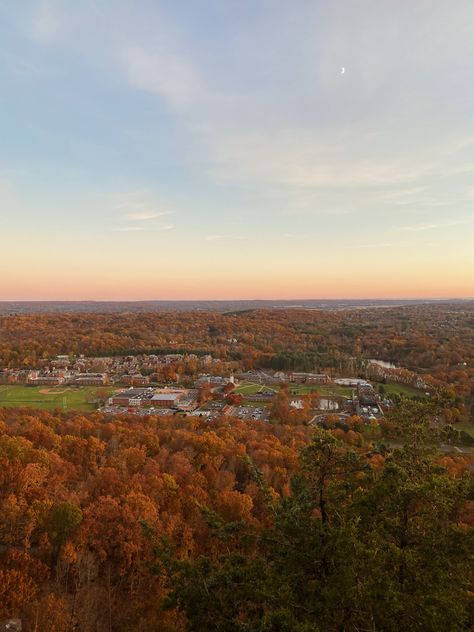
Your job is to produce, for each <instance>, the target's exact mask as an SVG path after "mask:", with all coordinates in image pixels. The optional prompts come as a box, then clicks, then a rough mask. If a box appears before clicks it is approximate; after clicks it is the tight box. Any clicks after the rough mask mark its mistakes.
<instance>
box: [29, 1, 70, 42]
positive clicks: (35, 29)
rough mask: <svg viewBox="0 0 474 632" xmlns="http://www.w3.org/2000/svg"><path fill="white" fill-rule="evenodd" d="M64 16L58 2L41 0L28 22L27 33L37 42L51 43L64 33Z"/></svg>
mask: <svg viewBox="0 0 474 632" xmlns="http://www.w3.org/2000/svg"><path fill="white" fill-rule="evenodd" d="M63 27H64V16H63V14H62V13H61V11H60V7H59V4H58V2H57V1H56V0H39V1H38V2H37V4H36V6H35V7H34V9H33V11H32V12H31V14H30V17H29V20H28V22H27V29H26V30H27V33H28V34H29V35H30V36H31V37H32V38H33V39H36V40H39V41H41V42H43V43H50V42H53V41H55V40H57V39H58V38H59V37H60V36H61V34H62V31H63Z"/></svg>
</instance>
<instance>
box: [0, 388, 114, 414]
mask: <svg viewBox="0 0 474 632" xmlns="http://www.w3.org/2000/svg"><path fill="white" fill-rule="evenodd" d="M103 389H104V387H98V386H83V387H67V386H53V387H47V386H17V385H13V386H10V385H0V406H8V407H10V408H15V407H20V406H26V407H29V408H46V409H48V410H53V409H55V408H61V409H65V410H84V411H87V410H95V408H96V405H95V403H93V401H92V400H94V399H95V398H96V394H97V390H99V391H103ZM107 390H108V392H112V390H113V389H110V388H108V389H107ZM41 391H47V392H41Z"/></svg>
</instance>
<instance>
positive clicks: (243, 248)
mask: <svg viewBox="0 0 474 632" xmlns="http://www.w3.org/2000/svg"><path fill="white" fill-rule="evenodd" d="M0 79H1V80H0V237H1V242H0V243H1V245H0V270H1V273H0V300H56V299H57V300H82V299H97V300H108V299H110V300H127V299H130V300H134V299H137V300H143V299H237V298H241V299H245V298H248V299H252V298H262V299H264V298H281V299H283V298H287V299H293V298H294V299H300V298H375V297H380V298H388V297H393V298H418V297H431V298H443V297H448V298H449V297H472V296H474V3H473V2H472V0H452V2H446V0H410V2H400V1H399V0H331V1H330V2H329V1H327V0H324V1H323V0H312V1H310V0H292V1H291V2H288V0H187V1H184V2H176V0H167V1H159V0H114V2H110V0H81V1H80V2H73V1H72V0H22V1H21V2H0Z"/></svg>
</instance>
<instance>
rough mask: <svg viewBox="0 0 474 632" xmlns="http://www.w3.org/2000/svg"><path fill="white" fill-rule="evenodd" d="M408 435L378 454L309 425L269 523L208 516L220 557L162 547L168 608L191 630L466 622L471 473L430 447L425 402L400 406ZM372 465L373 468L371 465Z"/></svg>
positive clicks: (469, 611)
mask: <svg viewBox="0 0 474 632" xmlns="http://www.w3.org/2000/svg"><path fill="white" fill-rule="evenodd" d="M405 415H406V416H405V420H404V423H405V429H406V436H405V438H406V444H405V445H404V446H403V447H402V448H398V449H394V450H392V451H391V452H390V453H389V454H388V455H387V457H386V458H385V460H384V462H383V464H381V463H380V460H379V459H377V460H373V461H371V460H369V459H367V458H364V457H362V456H360V455H359V454H357V453H356V452H355V451H354V450H353V449H351V448H347V447H346V446H345V445H343V444H342V443H340V442H339V441H337V440H336V439H334V437H333V436H332V435H330V434H329V433H328V432H326V431H318V432H317V434H316V435H315V437H314V439H313V441H312V442H311V444H310V445H309V446H308V447H306V448H304V449H303V450H302V452H301V458H300V462H301V470H300V473H299V474H298V475H297V476H295V477H293V480H292V489H291V495H290V496H289V497H288V498H287V499H284V500H282V501H280V502H278V503H276V504H275V503H274V502H273V499H272V495H271V494H270V493H269V490H268V489H266V487H265V484H264V482H263V480H262V477H261V476H258V473H257V476H256V478H257V482H258V483H259V485H260V488H261V493H262V495H263V496H264V497H265V498H266V502H267V511H268V514H269V516H271V517H272V524H271V526H270V527H269V528H267V529H266V530H264V531H263V532H262V531H258V530H255V529H254V528H253V526H252V524H251V523H250V522H249V521H245V520H240V521H234V522H225V521H224V520H223V519H221V518H219V517H218V516H216V515H215V514H212V515H210V514H207V518H208V522H209V525H210V526H211V527H212V528H213V529H214V531H215V535H216V538H217V539H219V541H220V542H221V543H222V546H221V549H220V550H219V552H218V555H216V556H214V557H211V556H207V557H204V556H201V557H198V558H197V559H195V560H192V561H189V560H178V559H176V558H173V555H172V554H170V551H169V550H168V551H166V550H165V549H161V550H160V560H161V561H160V564H159V569H160V572H161V573H162V574H164V575H165V576H166V577H167V579H168V582H169V588H170V593H169V599H168V607H172V608H175V607H177V608H179V609H181V610H182V611H184V613H185V614H186V617H187V621H188V623H187V629H188V630H189V631H192V632H194V631H196V632H197V631H198V630H204V629H206V630H209V631H216V632H217V631H219V632H221V631H222V632H237V631H243V630H250V631H255V632H257V631H258V632H272V631H275V632H276V631H277V630H278V631H287V632H303V631H305V632H306V631H308V632H309V630H312V631H314V630H321V631H324V632H332V631H334V632H335V631H345V632H349V631H354V632H356V631H362V630H364V631H367V632H369V631H375V630H380V631H382V630H383V631H387V632H392V631H393V632H395V631H397V632H398V631H399V630H416V631H419V632H440V631H446V632H448V631H450V632H451V631H462V630H470V629H472V626H473V625H474V611H473V605H472V602H473V599H472V592H470V591H472V582H473V568H474V538H473V532H472V529H468V528H466V526H465V525H464V524H461V521H460V518H459V516H460V514H461V513H462V511H463V508H465V506H466V503H467V502H468V501H469V499H472V497H473V487H472V478H468V477H464V476H459V477H457V478H454V477H452V476H450V475H449V473H448V472H447V471H446V469H444V468H443V467H441V466H440V465H439V455H437V454H436V451H435V450H434V449H433V448H432V447H431V445H430V416H429V411H426V410H425V409H422V408H420V407H419V406H416V407H414V408H413V409H412V410H405ZM372 463H376V465H377V467H375V466H374V465H372Z"/></svg>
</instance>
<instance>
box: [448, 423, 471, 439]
mask: <svg viewBox="0 0 474 632" xmlns="http://www.w3.org/2000/svg"><path fill="white" fill-rule="evenodd" d="M453 427H454V428H455V429H456V430H464V432H467V434H470V435H471V437H474V422H473V421H461V422H460V423H457V424H453Z"/></svg>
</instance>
